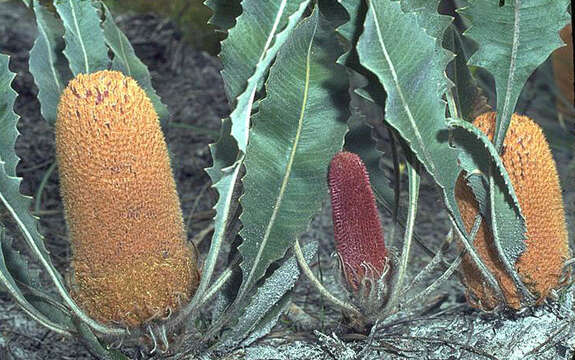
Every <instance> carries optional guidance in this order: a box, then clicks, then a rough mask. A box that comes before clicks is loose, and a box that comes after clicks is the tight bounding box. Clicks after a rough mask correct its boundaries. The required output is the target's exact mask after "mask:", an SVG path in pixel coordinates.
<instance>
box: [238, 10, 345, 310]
mask: <svg viewBox="0 0 575 360" xmlns="http://www.w3.org/2000/svg"><path fill="white" fill-rule="evenodd" d="M323 24H324V23H323V22H322V21H321V17H320V16H319V13H318V11H317V10H315V11H314V13H313V15H311V16H310V17H309V18H307V19H305V20H304V21H302V23H301V24H299V25H298V27H297V28H296V30H295V31H294V33H293V34H292V36H291V37H290V39H289V40H288V42H287V43H286V44H285V45H284V47H283V48H282V50H281V51H280V53H279V54H278V58H277V59H276V62H275V64H274V66H273V67H272V68H271V70H270V75H269V79H268V82H267V84H266V89H267V91H268V96H267V97H266V98H265V99H263V100H262V102H261V104H260V110H259V112H258V113H257V114H256V115H255V116H254V118H255V119H254V123H255V125H254V127H253V129H252V130H251V134H250V143H249V145H248V149H247V152H246V160H245V166H246V175H245V177H244V178H243V185H244V191H245V195H244V196H243V197H242V198H241V199H240V202H241V205H242V208H243V213H242V215H241V217H240V220H241V221H242V224H243V229H242V230H241V232H240V235H241V236H242V238H243V239H244V241H243V243H242V244H241V245H240V247H239V251H240V253H241V254H242V258H243V261H242V263H241V264H240V267H241V269H242V272H243V282H242V286H241V287H240V290H239V295H238V298H239V299H241V298H242V295H245V294H246V293H248V292H249V289H250V288H251V287H252V286H253V285H254V284H255V282H256V281H258V280H259V279H260V278H261V277H262V276H263V275H264V273H265V271H266V269H267V267H268V266H269V264H270V263H271V262H273V261H276V260H278V259H280V258H282V257H283V256H284V254H285V252H286V251H287V249H289V248H290V247H292V246H293V244H294V241H295V239H296V236H297V235H299V234H300V233H301V232H303V231H304V230H305V229H306V227H307V226H308V223H309V221H310V220H311V217H312V216H313V214H314V213H316V212H317V211H318V210H319V208H320V206H321V203H322V199H323V198H324V197H325V196H326V195H327V185H326V180H325V179H326V174H327V169H328V165H329V161H330V160H331V158H332V157H333V155H334V154H335V153H336V152H337V151H338V150H340V149H341V147H342V144H343V140H344V135H345V132H346V130H347V127H346V124H345V120H346V119H347V116H348V114H347V103H348V98H347V78H346V73H345V69H344V68H343V67H340V66H337V65H336V64H335V61H336V59H337V57H338V56H339V55H341V52H338V44H337V39H336V37H335V36H334V33H333V32H332V31H330V29H329V28H326V27H324V26H322V25H323ZM236 301H237V302H241V300H237V299H236Z"/></svg>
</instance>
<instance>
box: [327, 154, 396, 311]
mask: <svg viewBox="0 0 575 360" xmlns="http://www.w3.org/2000/svg"><path fill="white" fill-rule="evenodd" d="M329 192H330V197H331V205H332V218H333V228H334V236H335V243H336V250H337V255H338V257H339V260H340V263H341V266H342V271H343V274H344V277H345V280H346V283H347V285H348V288H350V289H351V290H352V291H353V292H354V293H356V294H358V293H359V294H360V299H358V300H359V301H360V302H364V301H363V300H366V299H365V298H366V296H364V295H367V297H368V298H369V297H371V298H375V299H378V300H377V301H378V302H380V303H379V304H373V305H375V306H376V307H378V306H381V305H382V304H381V301H383V300H382V298H383V294H382V291H384V290H385V289H384V288H385V285H386V282H385V279H386V277H387V276H388V274H389V267H390V264H389V261H388V252H387V249H386V247H385V242H384V237H383V230H382V226H381V220H380V218H379V214H378V211H377V207H376V204H375V197H374V195H373V191H372V189H371V185H370V182H369V176H368V174H367V170H366V168H365V165H364V164H363V162H362V161H361V159H360V158H359V156H357V155H356V154H353V153H350V152H340V153H338V154H336V155H335V156H334V157H333V159H332V160H331V164H330V168H329ZM374 292H375V293H379V294H374ZM373 295H377V296H375V297H374V296H373ZM361 297H363V298H364V299H361ZM366 305H367V304H366ZM368 310H369V309H368Z"/></svg>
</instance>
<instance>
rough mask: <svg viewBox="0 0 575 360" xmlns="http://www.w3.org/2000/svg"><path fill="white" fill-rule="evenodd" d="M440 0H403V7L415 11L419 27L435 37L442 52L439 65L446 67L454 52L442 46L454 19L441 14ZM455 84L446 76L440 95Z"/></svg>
mask: <svg viewBox="0 0 575 360" xmlns="http://www.w3.org/2000/svg"><path fill="white" fill-rule="evenodd" d="M439 3H440V0H403V1H401V9H402V11H403V12H406V13H413V14H415V15H416V16H417V23H418V24H419V27H420V28H422V29H424V30H425V32H426V33H427V34H429V36H431V37H432V38H434V39H435V47H436V51H437V52H438V53H439V54H440V55H439V56H438V59H439V60H440V61H439V62H438V65H439V66H441V68H443V69H445V67H446V66H447V64H448V63H449V62H450V61H451V60H453V54H451V53H450V52H446V51H445V49H444V48H443V46H442V43H443V37H444V34H445V31H446V30H447V28H448V27H449V25H450V24H451V22H452V21H453V18H452V17H451V16H448V15H443V14H439V12H438V10H437V9H438V7H439ZM452 86H453V84H452V83H451V82H450V80H449V78H447V77H445V78H444V81H443V82H441V85H440V86H439V87H438V90H437V91H438V95H439V96H443V94H444V93H445V92H446V91H447V89H448V88H449V87H452Z"/></svg>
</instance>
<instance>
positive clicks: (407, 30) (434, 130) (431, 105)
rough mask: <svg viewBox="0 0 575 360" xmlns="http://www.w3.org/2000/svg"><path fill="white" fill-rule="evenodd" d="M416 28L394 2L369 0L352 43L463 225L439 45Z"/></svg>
mask: <svg viewBox="0 0 575 360" xmlns="http://www.w3.org/2000/svg"><path fill="white" fill-rule="evenodd" d="M416 28H417V16H416V15H414V14H413V13H404V12H402V10H401V9H400V4H399V3H398V2H393V1H389V0H372V1H370V8H369V10H368V14H367V18H366V22H365V29H364V32H363V34H362V35H361V37H360V39H359V43H358V46H357V48H358V52H359V56H360V60H361V63H362V65H363V66H365V67H366V68H367V69H368V70H370V71H371V72H373V73H374V74H375V75H376V76H377V78H378V79H379V81H380V82H381V83H382V84H383V85H384V87H385V90H386V91H387V94H388V98H387V102H386V111H385V112H386V121H388V122H389V124H390V125H391V126H393V127H394V128H395V129H396V130H397V131H398V132H399V134H400V135H401V137H402V138H403V139H404V140H405V141H406V142H407V143H408V144H409V146H410V148H411V150H412V151H413V153H414V154H415V155H416V156H417V158H418V159H419V161H420V162H421V163H422V164H423V165H424V166H425V168H426V169H427V171H428V172H429V173H430V174H431V175H432V176H433V178H434V180H435V181H436V182H437V184H438V185H439V186H441V188H442V190H443V192H444V195H445V200H446V205H447V208H448V210H449V211H450V212H451V213H452V214H454V216H455V218H456V221H457V224H458V225H459V227H460V228H461V229H464V226H463V223H462V221H461V217H460V215H459V214H458V212H456V209H457V203H456V201H455V195H454V188H455V182H456V179H457V176H458V175H459V168H458V165H457V151H456V150H454V149H452V148H451V147H450V146H449V144H448V142H447V137H448V132H447V126H446V122H445V104H444V102H443V101H441V98H440V97H439V94H438V93H439V91H438V87H440V86H441V84H442V83H443V82H444V71H445V69H444V68H443V67H442V66H441V64H442V63H443V61H442V60H441V59H440V58H441V57H442V56H441V55H439V56H438V52H442V51H441V50H439V49H437V48H436V42H435V39H433V38H432V37H430V36H429V35H427V34H425V33H424V32H421V31H414V30H413V29H416ZM400 39H401V41H400ZM444 56H448V55H444ZM432 94H436V95H437V96H433V95H432Z"/></svg>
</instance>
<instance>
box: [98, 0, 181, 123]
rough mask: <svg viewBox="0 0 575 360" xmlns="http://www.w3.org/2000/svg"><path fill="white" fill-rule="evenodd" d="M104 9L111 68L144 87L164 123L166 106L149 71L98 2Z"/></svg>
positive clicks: (103, 5)
mask: <svg viewBox="0 0 575 360" xmlns="http://www.w3.org/2000/svg"><path fill="white" fill-rule="evenodd" d="M100 5H101V6H102V7H103V9H104V16H105V20H104V21H103V22H102V29H103V30H104V38H105V41H106V44H107V45H108V46H109V47H110V49H111V50H112V52H113V53H114V58H113V59H112V69H113V70H119V71H121V72H122V73H123V74H124V75H127V76H130V77H132V78H133V79H134V80H136V81H137V82H138V85H140V86H141V87H142V89H144V91H145V92H146V95H148V97H149V98H150V100H151V101H152V104H153V105H154V109H156V113H157V114H158V117H159V118H160V122H161V123H162V124H163V125H165V124H166V123H167V121H168V118H169V117H170V114H169V112H168V108H167V107H166V105H164V103H162V99H160V97H159V96H158V94H157V93H156V90H154V87H153V86H152V78H151V76H150V72H149V71H148V68H147V67H146V65H144V63H143V62H142V61H141V60H140V59H139V58H138V57H137V56H136V52H135V51H134V48H133V47H132V44H130V41H129V40H128V38H127V37H126V35H124V33H123V32H122V31H121V30H120V28H118V26H117V25H116V23H115V22H114V17H113V16H112V13H111V12H110V10H109V9H108V7H107V6H106V4H104V3H100Z"/></svg>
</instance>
